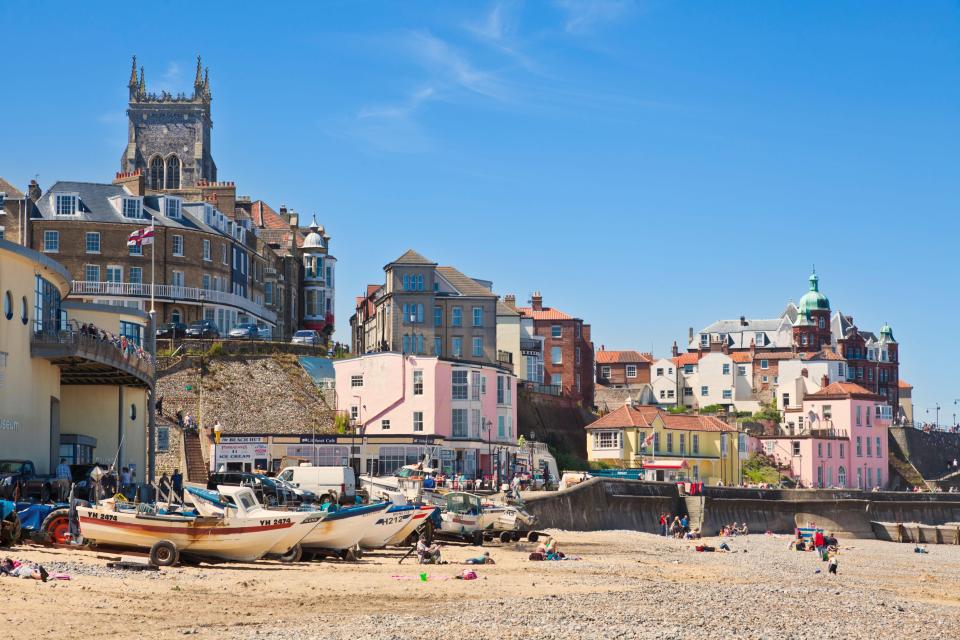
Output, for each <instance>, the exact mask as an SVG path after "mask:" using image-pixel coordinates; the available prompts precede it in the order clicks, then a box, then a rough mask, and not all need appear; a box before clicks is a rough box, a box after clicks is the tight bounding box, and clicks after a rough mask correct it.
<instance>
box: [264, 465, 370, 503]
mask: <svg viewBox="0 0 960 640" xmlns="http://www.w3.org/2000/svg"><path fill="white" fill-rule="evenodd" d="M277 477H278V478H279V479H281V480H285V481H286V482H289V483H291V484H292V485H293V486H295V487H297V488H298V489H306V490H307V491H312V492H314V493H315V494H317V496H319V499H320V502H321V503H323V502H330V501H332V502H337V503H340V504H351V503H353V502H354V500H355V496H356V494H357V483H356V479H355V478H354V475H353V469H352V468H351V467H314V466H311V465H301V466H299V467H285V468H284V469H283V470H282V471H281V472H280V473H279V474H277Z"/></svg>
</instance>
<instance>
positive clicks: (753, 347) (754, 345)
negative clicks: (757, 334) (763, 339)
mask: <svg viewBox="0 0 960 640" xmlns="http://www.w3.org/2000/svg"><path fill="white" fill-rule="evenodd" d="M756 356H757V342H756V340H754V339H753V338H751V339H750V360H751V361H752V360H753V359H754V358H755V357H756Z"/></svg>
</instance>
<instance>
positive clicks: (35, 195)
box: [27, 180, 43, 203]
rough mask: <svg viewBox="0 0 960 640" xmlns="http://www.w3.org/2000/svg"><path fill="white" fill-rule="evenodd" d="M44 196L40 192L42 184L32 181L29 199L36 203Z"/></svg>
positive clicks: (28, 192)
mask: <svg viewBox="0 0 960 640" xmlns="http://www.w3.org/2000/svg"><path fill="white" fill-rule="evenodd" d="M42 195H43V192H42V191H40V184H39V183H37V181H36V180H31V181H30V186H29V187H27V197H28V198H29V199H30V201H31V202H33V203H36V202H38V201H39V200H40V196H42Z"/></svg>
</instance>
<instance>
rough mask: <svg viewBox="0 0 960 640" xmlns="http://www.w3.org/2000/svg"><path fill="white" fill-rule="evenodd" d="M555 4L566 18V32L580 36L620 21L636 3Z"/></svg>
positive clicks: (579, 0)
mask: <svg viewBox="0 0 960 640" xmlns="http://www.w3.org/2000/svg"><path fill="white" fill-rule="evenodd" d="M555 4H556V5H557V7H559V8H560V9H561V10H562V11H563V12H564V14H565V16H566V21H565V23H564V30H565V31H566V32H567V33H573V34H579V33H587V32H591V31H594V30H595V29H597V28H598V27H600V26H601V25H603V24H606V23H610V22H614V21H616V20H618V19H620V18H621V17H623V16H624V15H626V13H627V12H628V11H629V10H630V8H631V7H632V6H633V4H634V3H633V2H632V1H631V0H556V2H555Z"/></svg>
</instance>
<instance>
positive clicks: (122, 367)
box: [0, 240, 155, 481]
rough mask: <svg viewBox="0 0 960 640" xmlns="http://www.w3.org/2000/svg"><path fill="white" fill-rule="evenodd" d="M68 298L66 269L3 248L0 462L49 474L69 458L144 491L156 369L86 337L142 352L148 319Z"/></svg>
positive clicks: (10, 246) (140, 357)
mask: <svg viewBox="0 0 960 640" xmlns="http://www.w3.org/2000/svg"><path fill="white" fill-rule="evenodd" d="M69 293H70V280H69V274H68V273H67V271H66V269H64V268H63V266H61V265H60V264H58V263H57V262H55V261H54V260H51V259H50V258H49V257H48V256H45V255H43V254H40V253H37V252H35V251H32V250H30V249H26V248H24V247H21V246H20V245H17V244H14V243H11V242H8V241H4V240H0V458H6V459H26V460H31V461H33V463H34V465H35V466H36V468H37V471H38V472H39V473H42V474H45V473H52V472H53V470H54V468H55V467H56V465H57V463H58V462H59V459H60V458H61V457H63V458H67V460H68V462H70V463H81V462H103V463H105V464H113V463H115V462H116V463H117V464H119V465H120V466H131V465H132V466H134V467H135V468H136V470H137V480H138V481H143V480H145V478H146V468H145V467H146V435H145V434H146V422H147V409H148V406H147V402H148V400H147V398H148V389H149V386H150V385H151V384H152V382H153V379H154V375H155V372H154V367H153V365H152V363H151V361H150V359H149V358H147V357H145V356H144V354H143V353H142V352H138V351H137V350H136V349H133V348H129V349H128V350H127V351H126V352H124V351H122V350H121V349H120V348H118V347H117V346H115V345H114V344H113V343H112V342H111V341H109V340H102V339H100V338H98V337H97V338H95V337H93V336H90V335H87V334H86V333H83V332H81V331H79V328H80V327H81V326H82V325H83V324H86V323H93V324H95V325H96V326H97V327H98V329H102V330H104V331H106V332H108V333H109V334H112V335H114V336H126V337H127V338H128V341H129V342H130V343H140V341H141V340H142V339H143V337H144V336H145V335H146V328H147V324H148V317H147V315H146V314H145V313H144V312H142V311H139V310H138V309H131V308H126V307H114V306H106V305H97V304H86V303H80V302H73V301H71V300H69V299H67V297H68V295H69Z"/></svg>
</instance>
